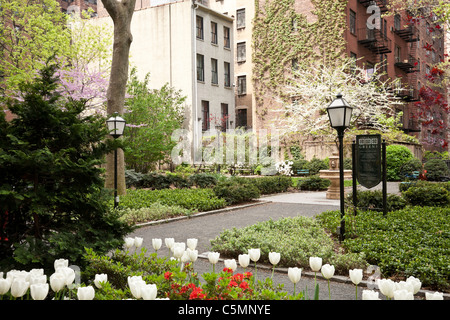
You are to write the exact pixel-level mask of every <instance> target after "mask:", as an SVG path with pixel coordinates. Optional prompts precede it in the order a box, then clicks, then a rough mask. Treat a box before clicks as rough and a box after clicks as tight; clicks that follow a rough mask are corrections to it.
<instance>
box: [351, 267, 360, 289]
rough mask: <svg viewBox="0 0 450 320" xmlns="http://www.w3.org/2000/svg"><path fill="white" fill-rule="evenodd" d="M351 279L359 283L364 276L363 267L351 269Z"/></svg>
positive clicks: (356, 283)
mask: <svg viewBox="0 0 450 320" xmlns="http://www.w3.org/2000/svg"><path fill="white" fill-rule="evenodd" d="M349 275H350V279H351V280H352V282H353V283H354V284H355V285H358V284H359V283H360V282H361V280H362V278H363V271H362V269H352V270H349Z"/></svg>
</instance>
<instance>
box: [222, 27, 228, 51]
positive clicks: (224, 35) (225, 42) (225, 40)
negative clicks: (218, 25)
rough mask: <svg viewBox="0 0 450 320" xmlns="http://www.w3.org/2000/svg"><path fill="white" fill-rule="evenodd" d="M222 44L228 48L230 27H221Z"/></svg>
mask: <svg viewBox="0 0 450 320" xmlns="http://www.w3.org/2000/svg"><path fill="white" fill-rule="evenodd" d="M223 46H224V47H225V48H230V28H228V27H223Z"/></svg>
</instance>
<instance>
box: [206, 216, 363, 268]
mask: <svg viewBox="0 0 450 320" xmlns="http://www.w3.org/2000/svg"><path fill="white" fill-rule="evenodd" d="M211 247H212V250H214V251H217V252H220V253H221V254H222V255H224V256H230V257H232V256H237V255H239V254H241V253H245V252H247V250H248V249H249V248H255V247H257V248H260V250H261V257H262V258H261V260H260V261H261V262H263V263H269V260H268V258H267V257H268V253H269V252H271V251H277V252H279V253H280V255H281V260H280V262H279V264H278V265H279V266H281V267H307V266H309V257H311V256H317V257H321V258H322V259H323V261H324V263H329V264H333V265H334V266H335V268H336V272H337V273H339V272H341V273H345V272H347V270H348V269H349V268H364V267H365V266H366V261H365V259H364V254H363V253H362V254H345V253H344V252H343V251H340V252H336V251H335V245H334V242H333V240H332V239H331V238H330V235H329V234H327V233H326V232H325V231H324V228H323V227H322V226H321V225H320V224H319V223H318V222H317V221H315V220H314V219H312V218H308V217H302V216H299V217H295V218H285V219H280V220H277V221H273V220H268V221H264V222H260V223H257V224H255V225H252V226H248V227H244V228H241V229H238V228H232V229H227V230H224V231H223V232H222V233H221V234H220V235H219V236H217V237H216V238H215V239H213V240H211ZM264 257H265V258H264Z"/></svg>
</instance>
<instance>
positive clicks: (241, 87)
mask: <svg viewBox="0 0 450 320" xmlns="http://www.w3.org/2000/svg"><path fill="white" fill-rule="evenodd" d="M237 83H238V88H237V93H238V95H244V94H246V93H247V76H239V77H237Z"/></svg>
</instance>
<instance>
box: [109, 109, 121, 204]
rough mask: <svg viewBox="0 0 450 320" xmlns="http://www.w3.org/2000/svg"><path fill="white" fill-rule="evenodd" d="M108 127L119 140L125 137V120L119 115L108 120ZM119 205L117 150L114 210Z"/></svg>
mask: <svg viewBox="0 0 450 320" xmlns="http://www.w3.org/2000/svg"><path fill="white" fill-rule="evenodd" d="M106 125H107V126H108V130H109V134H110V135H111V136H112V137H113V138H114V139H117V138H119V137H121V136H122V135H123V131H124V129H125V120H124V119H123V118H121V117H119V113H118V112H115V113H114V114H113V115H112V117H110V118H109V119H108V120H106ZM118 204H119V199H118V196H117V149H116V150H114V208H117V205H118Z"/></svg>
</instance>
